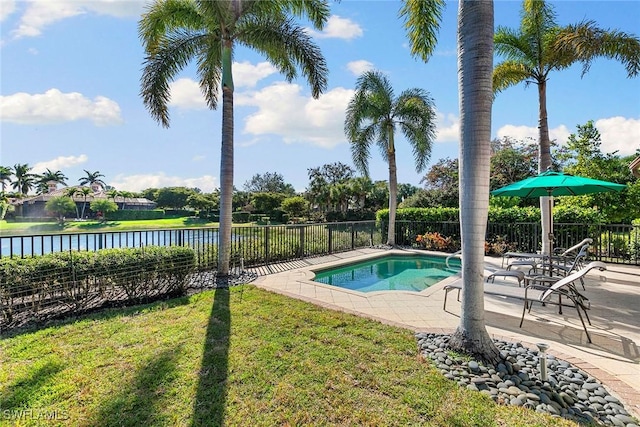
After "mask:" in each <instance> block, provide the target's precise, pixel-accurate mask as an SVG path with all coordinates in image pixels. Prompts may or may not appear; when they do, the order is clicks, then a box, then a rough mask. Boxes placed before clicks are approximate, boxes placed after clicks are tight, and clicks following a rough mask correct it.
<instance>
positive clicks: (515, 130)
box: [496, 125, 571, 144]
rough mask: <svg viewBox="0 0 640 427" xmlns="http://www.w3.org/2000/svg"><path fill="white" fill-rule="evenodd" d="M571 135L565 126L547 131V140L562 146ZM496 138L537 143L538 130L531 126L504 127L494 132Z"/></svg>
mask: <svg viewBox="0 0 640 427" xmlns="http://www.w3.org/2000/svg"><path fill="white" fill-rule="evenodd" d="M569 135H571V132H570V131H569V129H567V127H566V126H565V125H560V126H558V127H556V128H553V129H549V139H551V141H553V140H555V141H556V142H557V143H558V144H564V143H565V142H567V139H568V138H569ZM496 136H497V137H498V138H503V137H509V138H512V139H515V140H518V141H529V140H533V141H535V142H537V141H538V128H537V127H531V126H515V125H505V126H502V127H501V128H500V129H498V132H496Z"/></svg>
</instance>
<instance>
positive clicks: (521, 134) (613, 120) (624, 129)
mask: <svg viewBox="0 0 640 427" xmlns="http://www.w3.org/2000/svg"><path fill="white" fill-rule="evenodd" d="M594 125H595V127H596V129H598V131H599V132H600V136H601V141H602V145H601V146H600V150H601V151H602V152H603V153H612V152H614V151H618V154H620V155H622V156H626V155H630V154H633V153H635V152H636V150H637V149H638V148H640V119H633V118H626V117H619V116H618V117H609V118H606V119H599V120H596V121H595V123H594ZM576 132H577V130H573V131H569V129H568V128H567V127H566V126H565V125H560V126H558V127H556V128H554V129H549V137H550V138H551V140H556V142H558V143H559V144H561V145H564V144H566V142H567V140H568V139H569V135H571V134H572V133H576ZM497 136H498V138H502V137H503V136H509V137H511V138H514V139H517V140H522V141H525V140H527V139H529V140H533V141H534V142H537V141H538V128H537V127H529V126H514V125H506V126H503V127H501V128H500V129H498V132H497Z"/></svg>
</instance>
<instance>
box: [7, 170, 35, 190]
mask: <svg viewBox="0 0 640 427" xmlns="http://www.w3.org/2000/svg"><path fill="white" fill-rule="evenodd" d="M31 169H32V168H31V167H30V166H29V165H28V164H27V163H24V164H20V163H17V164H15V165H13V175H14V176H15V178H16V180H15V181H13V182H12V183H11V187H12V188H13V189H14V190H17V191H18V192H20V193H21V194H27V193H28V192H29V191H30V190H31V189H32V188H33V187H34V186H35V184H36V178H37V175H35V174H33V173H31Z"/></svg>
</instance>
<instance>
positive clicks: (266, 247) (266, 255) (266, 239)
mask: <svg viewBox="0 0 640 427" xmlns="http://www.w3.org/2000/svg"><path fill="white" fill-rule="evenodd" d="M270 229H271V227H270V226H268V225H267V226H265V227H264V261H265V262H266V263H267V264H268V263H269V230H270Z"/></svg>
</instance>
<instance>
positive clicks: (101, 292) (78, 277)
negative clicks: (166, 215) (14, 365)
mask: <svg viewBox="0 0 640 427" xmlns="http://www.w3.org/2000/svg"><path fill="white" fill-rule="evenodd" d="M194 267H195V253H194V251H193V249H190V248H186V247H176V246H173V247H153V246H149V247H146V248H125V249H106V250H101V251H97V252H60V253H54V254H48V255H43V256H37V257H28V258H0V303H1V305H2V308H1V313H0V316H1V317H0V326H1V325H3V324H5V323H6V324H12V322H14V320H16V316H19V317H20V318H21V319H22V320H21V321H22V322H25V319H26V320H28V321H34V320H42V319H45V318H49V317H59V316H60V315H63V314H69V313H73V314H78V313H81V312H83V311H87V310H90V309H92V308H96V307H99V306H102V305H113V304H122V303H138V302H144V301H148V300H152V299H155V298H158V297H161V296H165V295H171V296H174V295H181V294H183V293H184V290H185V286H186V280H187V276H188V275H189V274H190V273H191V272H192V271H193V270H194Z"/></svg>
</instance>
